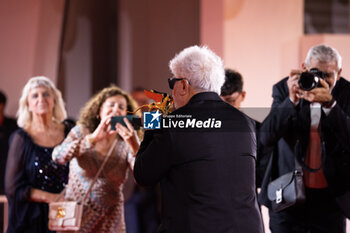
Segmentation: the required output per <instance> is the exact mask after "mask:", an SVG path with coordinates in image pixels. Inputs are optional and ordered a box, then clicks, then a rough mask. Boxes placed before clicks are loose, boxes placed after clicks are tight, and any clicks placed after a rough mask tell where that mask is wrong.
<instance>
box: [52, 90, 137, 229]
mask: <svg viewBox="0 0 350 233" xmlns="http://www.w3.org/2000/svg"><path fill="white" fill-rule="evenodd" d="M136 107H137V106H136V103H135V102H134V101H133V100H132V99H131V97H130V96H129V95H128V94H126V93H125V92H124V91H122V90H121V89H120V88H118V87H116V86H111V87H107V88H104V89H103V90H102V91H100V92H99V93H97V94H96V95H95V96H94V97H92V99H91V100H90V101H88V103H87V104H86V105H85V107H84V108H83V109H82V111H81V115H80V118H79V122H78V124H77V126H75V127H74V128H73V129H72V130H71V132H70V133H69V135H68V136H67V138H66V139H65V141H64V142H63V143H62V144H61V145H59V146H57V147H56V148H55V150H54V152H53V158H54V160H55V161H57V162H58V163H60V164H65V163H67V162H69V161H70V174H69V183H68V186H67V190H66V197H65V198H66V200H75V201H80V200H82V199H83V196H84V195H85V193H86V192H87V190H88V188H89V185H90V183H91V181H92V180H93V178H94V176H95V174H96V172H97V171H98V169H99V168H100V166H101V163H102V161H103V159H104V157H105V156H106V155H107V152H108V150H109V148H110V147H111V145H112V143H113V142H114V140H117V146H116V148H115V149H114V151H113V154H112V156H111V158H109V160H108V162H107V164H106V166H105V167H104V169H103V172H102V173H101V175H100V177H99V178H98V179H97V181H96V183H95V184H94V186H93V189H92V192H91V193H90V195H89V196H88V198H87V201H86V202H85V204H84V207H83V208H84V209H83V219H82V224H81V229H80V231H78V232H84V233H88V232H91V233H92V232H93V233H103V232H106V233H109V232H115V233H123V232H125V223H124V198H123V194H122V188H123V183H124V181H125V179H126V175H127V172H128V169H129V168H131V169H132V168H133V166H134V155H135V154H136V152H137V150H138V148H139V138H138V136H137V133H136V131H135V130H134V129H133V127H132V125H131V124H130V122H128V121H127V120H126V119H125V122H126V123H127V126H128V127H124V126H123V125H121V124H119V123H118V124H117V127H116V130H115V131H112V130H111V126H110V121H111V117H112V116H126V115H127V111H129V112H131V111H134V110H135V109H136Z"/></svg>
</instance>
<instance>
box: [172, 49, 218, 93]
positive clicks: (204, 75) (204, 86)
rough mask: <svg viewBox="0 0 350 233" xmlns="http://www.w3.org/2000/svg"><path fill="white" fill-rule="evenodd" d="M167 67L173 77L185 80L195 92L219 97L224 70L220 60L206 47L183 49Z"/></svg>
mask: <svg viewBox="0 0 350 233" xmlns="http://www.w3.org/2000/svg"><path fill="white" fill-rule="evenodd" d="M169 67H170V70H171V72H172V73H173V75H174V77H176V78H185V79H187V80H188V81H189V83H190V85H191V86H192V87H193V88H194V89H195V90H197V91H199V92H204V91H213V92H216V93H218V94H219V95H220V90H221V87H222V85H223V84H224V82H225V69H224V66H223V62H222V60H221V58H220V57H219V56H217V55H216V54H215V53H214V52H213V51H211V50H210V49H208V48H207V47H206V46H203V47H199V46H197V45H196V46H191V47H188V48H185V49H184V50H182V51H181V52H180V53H179V54H177V55H176V56H175V57H174V58H173V59H172V60H171V61H170V62H169Z"/></svg>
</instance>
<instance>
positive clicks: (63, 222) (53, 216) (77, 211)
mask: <svg viewBox="0 0 350 233" xmlns="http://www.w3.org/2000/svg"><path fill="white" fill-rule="evenodd" d="M82 216H83V205H82V204H81V203H78V202H76V201H62V202H52V203H50V205H49V229H50V230H52V231H77V230H79V229H80V224H81V217H82Z"/></svg>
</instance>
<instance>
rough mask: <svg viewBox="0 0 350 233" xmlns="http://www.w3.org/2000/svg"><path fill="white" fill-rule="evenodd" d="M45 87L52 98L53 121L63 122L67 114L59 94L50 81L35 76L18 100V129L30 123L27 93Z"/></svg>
mask: <svg viewBox="0 0 350 233" xmlns="http://www.w3.org/2000/svg"><path fill="white" fill-rule="evenodd" d="M39 86H41V87H46V88H48V89H50V90H51V91H52V93H53V96H54V108H53V115H52V117H53V120H56V121H58V122H61V121H63V120H64V119H65V118H66V117H67V112H66V110H65V108H64V102H63V99H62V95H61V92H60V91H59V90H58V89H57V88H56V87H55V85H54V84H53V83H52V82H51V81H50V79H48V78H46V77H44V76H37V77H33V78H31V79H29V81H28V82H27V84H26V85H25V86H24V88H23V90H22V96H21V98H20V99H19V108H18V111H17V124H18V126H19V127H22V128H23V127H25V126H27V125H28V124H30V123H31V121H32V113H31V112H30V111H29V108H28V95H29V92H30V91H31V90H32V89H33V88H36V87H39Z"/></svg>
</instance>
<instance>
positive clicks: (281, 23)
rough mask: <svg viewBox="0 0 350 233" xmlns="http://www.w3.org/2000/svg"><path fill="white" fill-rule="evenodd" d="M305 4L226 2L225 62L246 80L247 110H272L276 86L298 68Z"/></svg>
mask: <svg viewBox="0 0 350 233" xmlns="http://www.w3.org/2000/svg"><path fill="white" fill-rule="evenodd" d="M302 11H303V1H302V0H285V1H276V0H266V1H260V0H249V1H247V0H225V17H224V20H223V21H224V61H225V65H226V66H227V67H230V68H233V69H237V70H238V71H239V72H241V73H242V75H243V77H244V81H245V83H244V88H245V89H246V91H247V96H246V99H245V101H244V102H243V107H249V108H256V107H269V106H270V105H271V100H272V99H271V92H272V85H273V83H275V82H276V81H278V80H279V79H281V78H282V77H284V76H286V75H288V73H289V71H290V69H292V68H298V67H299V66H300V64H299V39H300V37H301V36H302V33H303V29H302V26H303V21H302V17H303V16H302Z"/></svg>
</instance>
